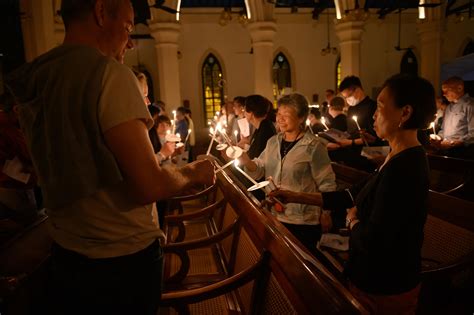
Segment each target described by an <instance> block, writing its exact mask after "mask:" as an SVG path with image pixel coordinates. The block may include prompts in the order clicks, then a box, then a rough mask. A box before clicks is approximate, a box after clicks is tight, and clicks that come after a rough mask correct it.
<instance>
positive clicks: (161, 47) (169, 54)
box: [150, 22, 181, 108]
mask: <svg viewBox="0 0 474 315" xmlns="http://www.w3.org/2000/svg"><path fill="white" fill-rule="evenodd" d="M180 31H181V25H180V24H178V23H176V22H157V23H153V24H150V34H151V35H152V36H153V38H154V39H155V41H156V44H155V48H156V58H157V66H158V76H159V80H158V81H159V86H160V98H161V100H162V101H163V102H165V104H166V106H167V108H177V107H178V106H180V105H181V90H180V89H181V86H180V81H179V62H178V38H179V34H180Z"/></svg>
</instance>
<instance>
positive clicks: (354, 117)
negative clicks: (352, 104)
mask: <svg viewBox="0 0 474 315" xmlns="http://www.w3.org/2000/svg"><path fill="white" fill-rule="evenodd" d="M352 119H354V121H355V122H356V125H357V129H359V130H360V126H359V123H358V122H357V116H355V115H354V116H352Z"/></svg>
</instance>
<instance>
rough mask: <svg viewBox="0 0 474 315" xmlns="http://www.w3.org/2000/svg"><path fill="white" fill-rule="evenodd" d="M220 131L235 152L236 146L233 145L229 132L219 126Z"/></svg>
mask: <svg viewBox="0 0 474 315" xmlns="http://www.w3.org/2000/svg"><path fill="white" fill-rule="evenodd" d="M219 132H220V133H221V135H222V137H223V138H224V141H225V142H227V144H228V145H229V147H231V148H232V151H233V152H235V148H234V146H233V145H232V141H230V139H229V137H228V136H227V133H226V131H225V129H224V130H222V128H219Z"/></svg>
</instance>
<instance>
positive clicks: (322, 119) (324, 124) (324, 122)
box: [321, 117, 329, 130]
mask: <svg viewBox="0 0 474 315" xmlns="http://www.w3.org/2000/svg"><path fill="white" fill-rule="evenodd" d="M321 122H322V123H323V126H324V128H326V130H329V128H328V125H326V118H324V117H321Z"/></svg>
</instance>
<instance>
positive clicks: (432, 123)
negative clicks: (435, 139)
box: [430, 121, 436, 135]
mask: <svg viewBox="0 0 474 315" xmlns="http://www.w3.org/2000/svg"><path fill="white" fill-rule="evenodd" d="M430 127H431V128H433V134H434V135H435V134H436V128H435V123H434V121H433V122H431V124H430Z"/></svg>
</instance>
